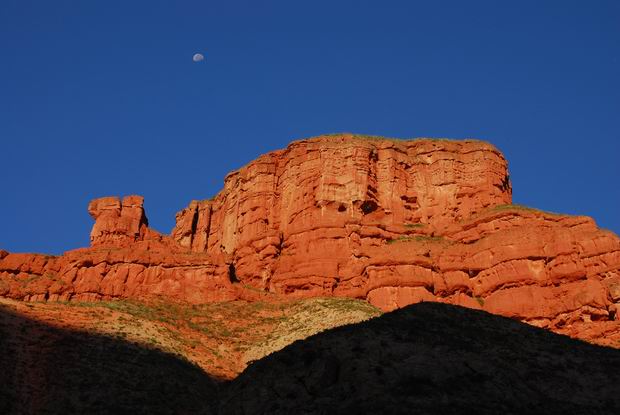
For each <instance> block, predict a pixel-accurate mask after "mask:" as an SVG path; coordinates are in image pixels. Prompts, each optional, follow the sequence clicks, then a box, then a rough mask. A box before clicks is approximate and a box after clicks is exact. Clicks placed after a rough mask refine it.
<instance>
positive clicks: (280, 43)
mask: <svg viewBox="0 0 620 415" xmlns="http://www.w3.org/2000/svg"><path fill="white" fill-rule="evenodd" d="M196 52H200V53H203V54H204V55H205V57H206V59H205V60H204V61H203V62H199V63H194V62H192V55H193V54H194V53H196ZM343 131H347V132H354V133H362V134H375V135H384V136H392V137H401V138H403V137H419V136H428V137H451V138H468V137H473V138H479V139H483V140H487V141H490V142H492V143H493V144H495V145H496V146H497V147H498V148H499V149H500V150H502V151H503V152H504V154H505V155H506V157H507V158H508V160H509V162H510V172H511V176H512V180H513V188H514V202H515V203H520V204H526V205H530V206H534V207H538V208H541V209H544V210H550V211H555V212H564V213H571V214H584V215H589V216H592V217H594V219H595V220H596V221H597V223H598V224H599V225H600V226H602V227H605V228H609V229H611V230H613V231H615V232H616V233H620V187H619V185H618V179H619V178H620V175H619V173H620V1H617V0H612V1H601V0H592V1H586V0H582V1H570V0H559V1H545V0H535V1H524V0H519V1H508V0H506V1H497V0H493V1H476V0H468V1H389V0H382V1H360V0H356V1H337V0H331V1H317V0H313V1H291V0H288V1H255V0H253V1H237V0H226V1H172V0H171V1H155V0H148V1H129V0H123V1H111V0H89V1H81V0H74V1H62V0H55V1H49V0H40V1H34V0H1V1H0V154H1V156H2V158H1V163H0V185H1V190H0V195H1V196H0V198H1V199H0V200H1V203H0V248H2V249H6V250H9V251H15V252H47V253H61V252H63V251H65V250H69V249H73V248H77V247H81V246H87V245H88V234H89V232H90V228H91V226H92V220H91V218H90V217H89V216H88V213H87V211H86V206H87V204H88V201H89V200H90V199H92V198H95V197H101V196H108V195H127V194H141V195H144V196H145V198H146V203H145V206H146V210H147V216H148V217H149V220H150V223H151V225H152V226H153V227H154V228H155V229H157V230H160V231H163V232H166V233H167V232H169V231H170V230H171V229H172V227H173V225H174V215H175V212H177V211H178V210H180V209H182V208H183V207H185V206H186V205H187V204H188V202H189V201H190V200H191V199H203V198H207V197H210V196H213V195H214V194H215V193H217V192H218V191H219V190H220V189H221V187H222V184H223V178H224V176H225V175H226V173H228V172H229V171H231V170H234V169H236V168H238V167H240V166H242V165H244V164H246V163H247V162H249V161H250V160H252V159H254V158H256V157H257V156H259V155H260V154H262V153H264V152H267V151H270V150H274V149H278V148H282V147H285V146H286V145H287V144H288V142H290V141H291V140H294V139H298V138H303V137H308V136H313V135H319V134H322V133H333V132H343Z"/></svg>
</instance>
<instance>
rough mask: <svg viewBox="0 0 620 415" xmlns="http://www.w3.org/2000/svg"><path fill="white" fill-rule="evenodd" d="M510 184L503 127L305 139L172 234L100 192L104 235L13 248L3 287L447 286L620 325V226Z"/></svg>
mask: <svg viewBox="0 0 620 415" xmlns="http://www.w3.org/2000/svg"><path fill="white" fill-rule="evenodd" d="M511 193H512V189H511V185H510V180H509V176H508V171H507V164H506V161H505V159H504V157H503V156H502V154H501V153H500V152H499V151H498V150H497V149H496V148H494V147H493V146H492V145H490V144H488V143H484V142H480V141H473V140H468V141H449V140H427V139H419V140H410V141H400V140H388V139H373V138H365V137H353V136H350V135H338V136H325V137H319V138H314V139H309V140H302V141H297V142H294V143H292V144H291V145H289V146H288V147H287V148H286V149H284V150H279V151H274V152H272V153H269V154H266V155H264V156H261V157H259V158H258V159H257V160H255V161H253V162H251V163H250V164H248V165H247V166H245V167H243V168H241V169H239V170H238V171H235V172H233V173H231V174H229V175H228V176H227V177H226V179H225V184H224V189H223V190H222V191H221V192H220V193H219V194H218V195H217V196H216V197H215V198H214V199H213V200H210V201H193V202H192V203H190V205H189V206H188V207H187V208H185V209H183V210H182V211H180V212H179V213H178V214H177V224H176V227H175V228H174V229H173V231H172V233H171V235H169V236H168V235H160V234H158V233H156V232H154V231H152V230H150V229H149V228H148V226H147V224H148V221H147V219H146V216H145V214H144V210H143V207H142V198H141V197H137V196H131V197H127V198H125V199H124V200H123V201H122V203H121V201H120V200H119V199H118V198H103V199H97V200H95V201H93V202H92V203H91V204H90V206H89V212H90V213H91V215H92V216H93V218H94V219H95V225H94V227H93V231H92V233H91V245H92V247H91V248H85V249H80V250H76V251H71V252H68V253H66V254H65V255H63V256H62V257H47V256H41V255H33V254H8V253H6V252H4V253H2V252H0V295H2V296H8V297H12V298H18V299H26V300H45V299H47V300H56V299H64V300H68V299H105V298H114V297H132V298H135V297H138V298H139V297H146V296H152V295H164V296H167V297H172V298H176V299H181V300H187V301H190V302H194V303H201V302H209V301H219V300H229V299H233V298H239V297H243V298H248V299H252V298H258V297H268V298H274V299H277V298H280V297H282V296H284V297H290V296H292V297H310V296H346V297H355V298H362V299H366V300H368V301H369V302H370V303H372V304H374V305H377V306H379V307H381V308H382V309H384V310H391V309H394V308H399V307H403V306H405V305H408V304H412V303H416V302H419V301H430V300H432V301H442V302H448V303H453V304H459V305H465V306H467V307H471V308H483V309H485V310H488V311H491V312H494V313H498V314H502V315H507V316H511V317H515V318H518V319H521V320H525V321H528V322H530V323H532V324H535V325H539V326H544V327H549V328H552V329H554V330H557V331H562V330H564V331H565V332H567V333H569V334H575V333H577V334H579V333H585V332H587V333H588V334H587V336H589V337H590V338H593V339H596V338H599V339H602V338H603V337H605V335H604V334H605V333H607V334H608V333H610V332H614V333H616V332H619V331H620V330H618V323H619V321H618V320H615V318H616V314H617V312H618V311H620V305H619V304H620V240H619V239H618V237H617V236H616V235H615V234H613V233H611V232H608V231H603V230H600V229H598V228H597V227H596V225H595V223H594V221H593V220H592V219H590V218H587V217H573V216H566V215H556V214H549V213H545V212H540V211H537V210H534V209H529V208H522V207H518V206H512V205H510V203H511ZM591 321H594V322H595V323H596V324H594V323H591ZM581 325H587V327H588V328H589V329H588V330H586V331H584V330H582V329H581V328H580V327H581ZM593 327H595V329H593ZM583 336H586V335H585V334H583ZM587 336H586V337H587ZM606 337H607V338H610V337H609V335H606Z"/></svg>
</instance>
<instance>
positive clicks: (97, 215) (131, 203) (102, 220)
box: [88, 196, 149, 247]
mask: <svg viewBox="0 0 620 415" xmlns="http://www.w3.org/2000/svg"><path fill="white" fill-rule="evenodd" d="M88 213H89V214H90V216H91V217H92V218H93V219H94V220H95V224H94V225H93V229H92V231H91V233H90V244H91V246H100V245H110V246H116V247H119V246H127V245H129V244H131V243H133V242H137V241H142V240H144V238H145V236H146V234H147V232H148V224H149V223H148V220H147V219H146V215H145V214H144V198H143V197H142V196H127V197H125V198H123V201H122V202H121V200H120V198H118V197H102V198H100V199H95V200H93V201H92V202H90V204H89V205H88Z"/></svg>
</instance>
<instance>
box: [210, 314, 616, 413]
mask: <svg viewBox="0 0 620 415" xmlns="http://www.w3.org/2000/svg"><path fill="white" fill-rule="evenodd" d="M619 381H620V351H618V350H615V349H609V348H603V347H599V346H592V345H589V344H586V343H582V342H580V341H576V340H572V339H570V338H568V337H564V336H559V335H556V334H553V333H550V332H548V331H545V330H541V329H537V328H534V327H531V326H528V325H525V324H522V323H519V322H516V321H513V320H510V319H507V318H504V317H499V316H494V315H491V314H488V313H486V312H482V311H477V310H471V309H466V308H462V307H457V306H450V305H445V304H437V303H421V304H416V305H413V306H409V307H406V308H403V309H400V310H397V311H395V312H392V313H389V314H385V315H383V316H382V317H378V318H375V319H373V320H369V321H367V322H364V323H359V324H355V325H351V326H344V327H339V328H336V329H333V330H330V331H329V332H324V333H321V334H318V335H315V336H313V337H311V338H309V339H306V340H305V341H300V342H296V343H294V344H292V345H290V346H288V347H287V348H285V349H284V350H282V351H280V352H277V353H274V354H273V355H271V356H268V357H266V358H264V359H262V360H261V361H259V362H257V363H255V364H253V365H252V366H250V367H249V368H248V369H246V371H245V372H244V373H242V374H241V375H240V376H239V377H238V378H237V379H236V380H234V381H233V382H232V384H231V385H229V386H228V388H227V390H226V392H225V393H224V398H223V400H222V402H221V406H220V413H226V414H252V413H269V414H289V413H295V414H317V413H325V414H327V413H330V414H332V413H333V414H362V413H364V414H367V413H383V414H410V413H423V414H427V413H430V414H463V413H476V414H500V413H501V414H505V413H511V414H523V413H528V414H533V413H536V414H566V413H571V414H611V413H618V411H620V395H619V394H618V382H619Z"/></svg>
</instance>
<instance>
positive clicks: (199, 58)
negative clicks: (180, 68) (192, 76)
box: [192, 53, 205, 62]
mask: <svg viewBox="0 0 620 415" xmlns="http://www.w3.org/2000/svg"><path fill="white" fill-rule="evenodd" d="M192 60H193V61H194V62H202V61H203V60H205V56H204V55H203V54H202V53H195V54H194V56H192Z"/></svg>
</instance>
